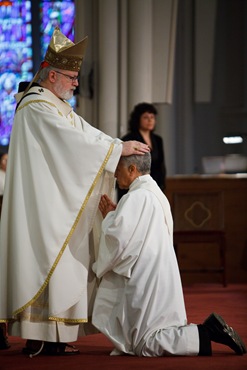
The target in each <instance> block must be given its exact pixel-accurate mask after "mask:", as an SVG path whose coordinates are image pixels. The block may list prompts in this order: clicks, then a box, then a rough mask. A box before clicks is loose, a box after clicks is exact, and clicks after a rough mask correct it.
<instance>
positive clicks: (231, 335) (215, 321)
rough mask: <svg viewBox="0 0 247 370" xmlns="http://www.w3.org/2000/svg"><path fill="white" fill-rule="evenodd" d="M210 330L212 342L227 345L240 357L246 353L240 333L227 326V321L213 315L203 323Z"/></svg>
mask: <svg viewBox="0 0 247 370" xmlns="http://www.w3.org/2000/svg"><path fill="white" fill-rule="evenodd" d="M203 325H204V326H205V327H206V329H207V330H208V333H209V336H210V340H211V341H213V342H216V343H221V344H225V345H226V346H228V347H230V348H231V349H232V350H233V351H235V352H236V353H237V354H238V355H243V354H244V353H246V347H245V344H244V342H243V341H242V339H241V338H240V336H239V335H238V333H237V332H236V331H235V330H234V329H233V328H231V327H230V326H228V325H227V323H226V322H225V320H224V319H223V318H222V317H221V316H219V315H217V314H216V313H212V314H211V315H210V316H209V317H208V318H207V319H206V320H205V321H204V323H203Z"/></svg>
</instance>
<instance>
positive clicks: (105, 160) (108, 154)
mask: <svg viewBox="0 0 247 370" xmlns="http://www.w3.org/2000/svg"><path fill="white" fill-rule="evenodd" d="M113 148H114V144H113V143H112V144H111V145H110V148H109V150H108V152H107V154H106V157H105V159H104V161H103V163H102V165H101V167H100V169H99V171H98V173H97V175H96V177H95V179H94V181H93V183H92V185H91V187H90V189H89V191H88V193H87V195H86V197H85V199H84V202H83V204H82V206H81V208H80V210H79V212H78V214H77V217H76V219H75V221H74V223H73V225H72V227H71V230H70V232H69V234H68V236H67V238H66V239H65V241H64V243H63V246H62V248H61V250H60V252H59V253H58V256H57V257H56V259H55V262H54V264H53V266H52V268H51V269H50V271H49V273H48V275H47V278H46V280H45V282H44V284H43V285H42V286H41V288H40V289H39V291H38V292H37V293H36V294H35V296H34V297H33V298H32V299H31V300H30V301H29V302H27V303H26V304H25V305H24V306H22V307H20V308H19V309H17V310H15V311H14V312H13V315H18V314H19V313H20V312H22V311H24V310H25V309H26V308H27V307H28V306H30V305H32V304H33V302H35V301H36V300H37V298H38V297H39V296H40V294H42V292H43V291H44V289H45V288H46V287H47V285H48V283H49V280H50V278H51V276H52V274H53V272H54V270H55V268H56V266H57V264H58V262H59V261H60V259H61V257H62V255H63V252H64V250H65V248H66V247H67V245H68V243H69V241H70V239H71V237H72V235H73V233H74V231H75V229H76V226H77V225H78V223H79V220H80V218H81V215H82V213H83V211H84V209H85V207H86V205H87V202H88V200H89V198H90V196H91V194H92V192H93V190H94V188H95V186H96V184H97V182H98V180H99V178H100V176H101V174H102V172H103V170H104V168H105V166H106V164H107V162H108V160H109V158H110V156H111V154H112V151H113ZM49 320H54V321H60V322H71V323H80V322H81V323H82V322H87V319H66V318H59V317H53V316H52V317H49ZM7 321H9V320H6V321H0V322H7Z"/></svg>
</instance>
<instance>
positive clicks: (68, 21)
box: [40, 0, 75, 58]
mask: <svg viewBox="0 0 247 370" xmlns="http://www.w3.org/2000/svg"><path fill="white" fill-rule="evenodd" d="M74 17H75V4H74V0H73V1H72V0H67V1H65V0H62V1H47V0H44V1H40V19H41V27H40V31H41V45H42V47H41V49H42V50H41V52H42V55H41V56H42V58H43V57H44V55H45V52H46V49H47V46H48V45H49V42H50V39H51V36H52V33H53V31H54V28H55V27H56V26H59V27H60V29H61V32H62V33H63V34H64V35H65V36H67V37H68V38H69V39H70V40H71V41H74Z"/></svg>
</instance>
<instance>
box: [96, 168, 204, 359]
mask: <svg viewBox="0 0 247 370" xmlns="http://www.w3.org/2000/svg"><path fill="white" fill-rule="evenodd" d="M93 270H94V271H95V273H96V275H97V276H98V278H101V279H102V280H101V282H100V285H99V288H98V291H97V295H96V299H95V304H94V310H93V320H92V322H93V324H94V325H95V326H96V327H97V328H98V329H99V330H100V331H101V332H103V333H104V334H105V335H106V336H107V337H108V338H109V339H110V340H111V341H112V343H113V344H114V346H115V350H114V351H113V353H112V354H121V353H127V354H131V355H138V356H164V355H168V354H173V355H174V354H176V355H184V354H186V355H188V354H191V355H192V354H198V351H199V336H198V329H197V326H196V325H187V318H186V311H185V305H184V298H183V291H182V286H181V280H180V274H179V269H178V265H177V260H176V256H175V252H174V248H173V220H172V215H171V211H170V205H169V203H168V200H167V198H166V197H165V195H164V194H163V193H162V191H161V190H160V188H159V187H158V185H157V184H156V182H155V181H154V180H153V179H152V178H151V177H150V176H149V175H145V176H141V177H139V178H137V179H136V180H135V181H134V182H133V183H132V184H131V186H130V189H129V192H128V193H127V194H126V195H125V196H123V197H122V198H121V200H120V202H119V203H118V205H117V208H116V210H115V211H113V212H109V213H108V215H107V216H106V218H105V219H104V221H103V223H102V235H101V240H100V246H99V255H98V259H97V261H96V262H95V263H94V265H93Z"/></svg>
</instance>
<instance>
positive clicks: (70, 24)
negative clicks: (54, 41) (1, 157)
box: [0, 0, 75, 146]
mask: <svg viewBox="0 0 247 370" xmlns="http://www.w3.org/2000/svg"><path fill="white" fill-rule="evenodd" d="M39 4H40V24H37V25H34V27H37V28H36V29H35V32H40V41H41V55H40V61H41V60H43V58H44V55H45V52H46V49H47V47H48V45H49V42H50V39H51V36H52V33H53V30H54V28H55V26H59V27H60V29H61V31H62V32H63V34H65V35H66V36H67V37H68V38H69V39H70V40H71V41H74V17H75V1H74V0H69V1H66V0H63V1H40V2H39ZM31 20H32V12H31V1H30V0H29V1H24V0H13V1H1V0H0V146H1V145H8V144H9V140H10V135H11V130H12V125H13V120H14V114H15V107H16V101H15V97H14V96H15V94H16V93H17V91H18V86H19V82H20V81H31V80H32V78H33V48H32V24H31ZM70 103H71V104H72V105H73V106H74V107H75V98H72V99H71V101H70Z"/></svg>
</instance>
